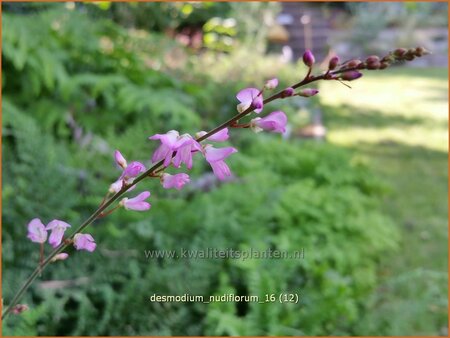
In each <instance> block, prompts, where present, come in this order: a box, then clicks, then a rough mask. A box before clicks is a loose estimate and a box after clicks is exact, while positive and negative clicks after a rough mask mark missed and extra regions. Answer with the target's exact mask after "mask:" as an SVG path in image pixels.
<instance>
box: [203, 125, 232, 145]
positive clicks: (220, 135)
mask: <svg viewBox="0 0 450 338" xmlns="http://www.w3.org/2000/svg"><path fill="white" fill-rule="evenodd" d="M203 135H206V131H203V130H202V131H200V132H198V133H197V134H195V136H196V137H202V136H203ZM228 138H229V135H228V128H224V129H222V130H220V131H218V132H217V133H215V134H214V135H211V136H210V137H208V138H207V139H206V140H208V141H212V142H224V141H226V140H228Z"/></svg>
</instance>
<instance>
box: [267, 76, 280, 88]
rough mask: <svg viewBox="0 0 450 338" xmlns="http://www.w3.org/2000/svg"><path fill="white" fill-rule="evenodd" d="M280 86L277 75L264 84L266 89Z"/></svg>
mask: <svg viewBox="0 0 450 338" xmlns="http://www.w3.org/2000/svg"><path fill="white" fill-rule="evenodd" d="M277 86H278V79H277V78H276V77H275V78H273V79H271V80H268V81H267V82H266V84H265V85H264V88H266V89H275V88H277Z"/></svg>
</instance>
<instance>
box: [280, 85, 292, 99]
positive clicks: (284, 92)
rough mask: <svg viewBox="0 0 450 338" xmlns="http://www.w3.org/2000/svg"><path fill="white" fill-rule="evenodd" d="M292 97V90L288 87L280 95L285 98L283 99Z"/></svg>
mask: <svg viewBox="0 0 450 338" xmlns="http://www.w3.org/2000/svg"><path fill="white" fill-rule="evenodd" d="M293 95H294V88H291V87H288V88H286V89H285V90H283V92H282V93H281V97H282V98H285V97H289V96H293Z"/></svg>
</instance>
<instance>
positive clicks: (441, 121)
mask: <svg viewBox="0 0 450 338" xmlns="http://www.w3.org/2000/svg"><path fill="white" fill-rule="evenodd" d="M447 78H448V70H447V69H413V68H409V69H408V68H402V69H392V70H387V71H384V72H366V73H365V75H364V77H363V79H361V80H359V81H355V82H353V83H351V85H352V87H353V89H349V88H347V87H344V86H342V85H339V84H338V83H336V82H323V83H322V84H321V86H320V89H321V91H322V92H323V93H324V94H325V93H326V95H323V96H322V97H321V100H322V101H321V102H322V103H323V104H325V105H328V106H331V107H333V113H332V114H329V115H328V116H327V118H329V119H330V121H333V120H338V119H339V120H340V122H343V123H344V122H345V121H346V120H350V121H355V120H363V119H367V120H369V121H370V122H371V123H365V122H364V121H358V124H357V125H351V124H350V125H348V126H346V127H345V126H342V128H331V129H330V132H329V134H328V137H329V140H330V141H332V142H335V143H339V144H343V145H352V144H355V143H359V142H369V143H376V142H380V141H382V142H385V141H387V140H390V141H394V142H397V143H403V144H407V145H415V146H423V147H427V148H430V149H435V150H441V151H447V150H448V133H447V130H448V122H447V117H448V84H447ZM350 127H351V128H352V131H351V133H349V131H348V128H350Z"/></svg>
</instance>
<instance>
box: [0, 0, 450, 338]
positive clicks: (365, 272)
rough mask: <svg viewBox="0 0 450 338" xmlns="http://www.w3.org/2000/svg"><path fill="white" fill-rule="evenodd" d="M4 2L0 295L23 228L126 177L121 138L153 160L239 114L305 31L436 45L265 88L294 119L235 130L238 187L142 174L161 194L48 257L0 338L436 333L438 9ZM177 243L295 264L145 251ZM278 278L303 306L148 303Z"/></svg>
mask: <svg viewBox="0 0 450 338" xmlns="http://www.w3.org/2000/svg"><path fill="white" fill-rule="evenodd" d="M301 6H304V7H301ZM2 8H3V14H2V140H3V142H2V152H3V156H2V158H3V162H2V169H3V170H2V177H3V182H2V184H3V190H2V199H3V211H2V214H3V219H2V245H3V246H2V266H3V271H2V277H3V280H2V283H3V284H2V292H3V301H4V303H5V304H8V300H10V299H11V297H12V296H13V294H14V292H16V291H17V288H18V287H19V285H20V284H22V282H23V280H24V279H25V278H26V277H27V276H28V275H29V274H30V273H31V271H32V269H33V268H34V267H35V266H36V263H37V260H38V246H37V245H36V244H34V243H31V242H30V241H29V240H28V239H27V238H26V225H27V223H28V222H29V221H30V219H32V218H34V217H39V218H41V219H42V220H43V222H44V223H47V222H48V221H50V220H51V219H54V218H57V219H64V220H66V221H68V222H69V223H70V224H72V225H78V224H80V223H81V222H82V221H83V220H84V219H86V218H87V216H88V215H89V214H90V213H91V212H92V211H93V210H95V209H96V207H97V206H98V204H99V203H100V201H101V199H102V197H103V196H104V194H105V192H106V190H107V189H108V187H109V185H110V184H111V183H112V182H113V181H114V180H115V179H116V178H117V176H118V175H119V171H118V170H117V169H116V168H114V160H113V156H112V154H113V151H114V150H115V149H120V150H121V151H122V152H123V153H124V155H125V156H126V157H127V158H128V159H134V160H139V161H143V162H144V163H145V164H149V163H150V160H149V159H150V157H151V153H152V152H153V150H154V149H155V143H154V142H151V141H149V140H147V137H148V136H150V135H153V134H155V133H164V132H166V131H168V130H171V129H176V130H180V131H181V132H188V133H195V132H197V131H199V130H208V129H210V128H212V127H214V126H215V125H217V124H218V123H220V122H223V121H225V120H226V119H228V118H229V117H231V116H232V115H233V114H235V107H236V104H237V101H236V98H235V94H236V93H237V91H239V90H240V89H242V88H245V87H249V86H256V87H259V86H261V84H263V83H264V80H265V79H268V78H271V77H273V76H277V77H279V79H280V86H281V87H285V86H288V85H289V84H292V83H294V82H297V81H298V80H299V79H301V78H302V77H303V76H304V74H305V71H306V68H305V67H304V65H302V63H301V62H300V61H299V60H298V53H299V51H300V50H302V48H303V47H305V46H309V47H312V50H313V52H315V53H316V56H317V58H318V59H320V58H326V57H327V56H329V55H330V54H328V53H329V52H330V51H331V52H337V53H338V54H339V55H340V56H341V57H345V56H346V55H349V56H350V57H365V56H368V55H370V54H378V53H383V52H387V51H389V50H393V49H395V48H396V47H415V46H416V45H424V46H425V47H427V48H428V49H430V50H432V51H433V54H432V55H431V56H429V58H428V59H426V58H427V57H423V58H421V59H418V60H415V61H413V62H412V63H409V64H404V65H398V66H395V67H392V68H389V69H387V70H384V71H366V72H365V74H364V76H363V78H362V79H360V80H358V81H355V82H352V83H351V85H352V89H349V88H346V87H344V86H343V85H341V84H340V83H338V82H326V83H325V82H323V83H320V84H319V86H318V88H319V90H320V94H319V95H317V96H316V97H314V98H312V99H305V98H293V99H291V100H282V101H277V102H275V103H273V104H270V109H271V110H270V111H273V110H276V109H281V110H283V111H285V112H286V114H287V115H288V117H289V123H290V125H289V133H288V136H286V137H281V136H280V135H277V134H269V133H267V134H265V133H260V134H254V133H252V132H250V131H249V130H231V139H230V144H232V145H233V146H235V147H236V148H238V149H239V152H238V153H237V154H235V155H233V156H232V157H231V158H230V159H229V161H228V162H229V165H230V167H231V169H232V171H233V173H234V179H233V180H231V181H230V182H227V183H224V184H223V183H219V182H217V181H216V180H215V179H214V177H213V176H212V175H211V172H210V168H209V167H208V166H207V165H206V164H204V163H202V161H200V160H199V159H197V160H196V162H195V164H194V169H193V171H192V172H191V178H192V182H191V184H190V185H189V186H187V187H186V188H185V189H183V190H182V191H180V192H178V191H170V190H164V189H162V187H161V186H160V185H159V184H158V183H157V182H155V181H152V180H148V181H145V183H143V184H141V186H140V189H145V190H150V191H151V192H152V196H151V198H150V202H151V203H152V209H151V210H150V211H149V212H146V213H137V212H131V211H128V212H126V211H123V210H122V211H119V212H115V213H113V214H112V215H110V216H108V217H106V218H104V219H101V220H99V221H97V222H96V223H95V224H94V225H93V226H92V227H91V228H90V230H89V232H90V233H92V234H93V235H94V237H95V238H96V241H97V243H98V248H97V250H96V251H95V252H94V253H93V254H87V253H84V252H78V253H75V252H72V251H71V252H69V254H70V257H69V259H68V260H66V261H64V262H58V263H55V264H52V265H51V266H50V267H49V268H48V269H47V270H46V271H45V272H44V273H43V275H42V277H41V278H40V279H39V280H38V281H37V282H36V283H35V284H34V286H33V287H32V289H31V290H30V291H29V292H28V293H27V294H26V296H25V297H24V299H23V300H22V303H26V304H28V306H29V307H30V309H29V310H28V311H26V312H24V313H23V314H22V315H20V316H11V317H10V318H8V319H7V320H5V321H4V323H3V334H4V335H47V336H50V335H85V336H89V335H447V311H448V306H447V278H448V275H447V241H448V233H447V217H448V214H447V179H448V177H447V155H448V115H447V113H448V68H447V53H448V51H447V37H446V33H445V34H444V37H442V36H439V32H441V31H442V30H444V31H445V32H447V25H448V23H447V11H448V8H447V4H446V3H353V4H349V3H339V4H337V3H321V4H303V5H301V4H300V7H298V8H297V7H296V8H292V7H291V8H290V7H289V5H287V4H283V3H272V2H270V3H257V2H252V3H182V2H177V3H145V4H144V3H139V4H132V3H109V2H102V3H96V4H89V3H72V2H68V3H60V4H56V3H55V4H50V3H47V4H43V3H42V4H40V3H16V4H13V3H2ZM308 13H309V14H308ZM305 15H306V16H305ZM298 18H299V20H300V22H301V24H302V25H303V26H301V25H300V26H298V27H297V26H296V25H297V24H298ZM314 25H316V26H314ZM321 25H322V26H323V27H322V26H321ZM327 29H328V31H327ZM324 31H325V33H324ZM331 31H334V32H335V34H331ZM308 32H309V33H308ZM392 32H396V33H395V34H394V35H393V34H392ZM436 32H438V33H436ZM321 34H322V35H324V36H325V40H323V41H322V40H321V39H319V38H317V37H318V36H319V35H321ZM344 59H345V58H344ZM318 61H320V60H318ZM319 67H320V65H318V66H317V69H316V70H317V71H319ZM268 109H269V108H268ZM324 130H326V135H325V136H324V135H323V132H324ZM180 247H182V248H185V249H191V250H195V249H205V248H234V249H236V250H246V249H249V248H253V249H255V250H265V249H267V248H273V249H278V250H286V251H290V252H292V251H295V250H300V249H304V250H305V258H304V259H300V260H298V259H297V260H289V259H288V260H275V259H272V260H267V259H252V260H246V261H242V260H233V259H224V260H218V259H198V260H170V259H150V260H148V259H146V257H145V255H144V250H172V249H173V250H177V249H179V248H180ZM280 292H287V293H299V294H300V302H299V304H279V303H271V304H263V305H262V304H257V303H211V304H208V305H206V304H199V303H165V304H159V303H154V302H150V301H149V300H148V297H149V296H150V295H152V294H154V293H156V294H165V295H182V294H184V293H189V294H192V295H198V294H200V295H206V296H209V295H221V294H224V293H234V294H237V295H260V296H262V295H264V294H272V293H275V294H278V293H280Z"/></svg>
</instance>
